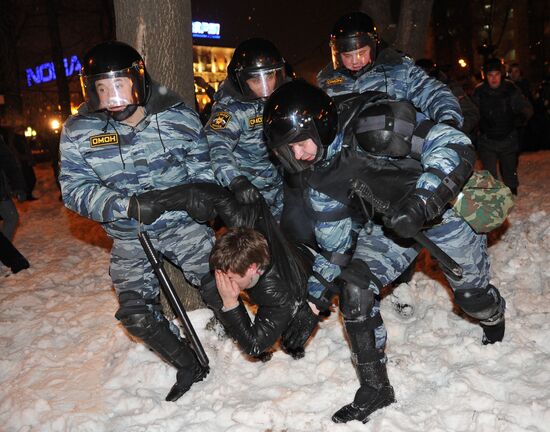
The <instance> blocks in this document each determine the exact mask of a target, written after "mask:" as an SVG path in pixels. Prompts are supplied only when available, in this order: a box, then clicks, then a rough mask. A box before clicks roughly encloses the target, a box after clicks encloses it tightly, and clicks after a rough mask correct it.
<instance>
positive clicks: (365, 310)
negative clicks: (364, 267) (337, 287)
mask: <svg viewBox="0 0 550 432" xmlns="http://www.w3.org/2000/svg"><path fill="white" fill-rule="evenodd" d="M373 306H374V293H373V292H372V291H371V290H370V289H365V288H364V287H360V286H357V285H355V284H354V283H351V282H346V283H345V284H344V285H343V286H342V293H341V294H340V312H342V315H343V316H344V319H346V320H357V319H359V318H365V317H368V316H370V313H371V310H372V307H373Z"/></svg>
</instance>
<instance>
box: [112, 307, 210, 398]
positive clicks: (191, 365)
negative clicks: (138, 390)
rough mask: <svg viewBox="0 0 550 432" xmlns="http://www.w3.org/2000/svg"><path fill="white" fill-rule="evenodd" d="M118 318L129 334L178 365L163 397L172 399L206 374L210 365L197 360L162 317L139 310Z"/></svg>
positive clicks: (179, 395)
mask: <svg viewBox="0 0 550 432" xmlns="http://www.w3.org/2000/svg"><path fill="white" fill-rule="evenodd" d="M120 322H121V323H122V324H123V325H124V327H126V329H127V330H128V332H129V333H130V334H132V335H133V336H136V337H138V338H140V339H141V340H143V342H144V343H145V344H146V345H147V346H148V347H149V348H151V349H152V350H153V351H155V352H156V353H157V354H158V355H159V356H160V357H161V358H162V359H163V360H165V361H166V362H168V363H170V364H171V365H172V366H174V367H175V368H177V369H178V373H177V382H176V384H174V386H173V387H172V389H171V390H170V392H169V393H168V395H167V396H166V400H167V401H176V400H177V399H179V398H180V397H181V396H182V395H183V394H184V393H185V392H186V391H187V390H189V388H190V387H191V385H193V383H195V382H198V381H201V380H202V379H203V378H204V377H205V376H206V375H208V372H209V371H210V369H209V368H208V367H207V368H203V367H202V366H201V365H200V364H199V362H198V360H197V356H196V355H195V353H194V352H193V350H192V349H191V348H190V347H189V344H188V342H187V341H186V340H184V339H180V338H178V337H177V336H176V335H175V334H174V333H173V332H172V330H171V329H170V324H169V322H168V321H167V320H166V319H162V320H161V321H158V320H157V319H155V318H154V317H153V315H152V314H151V313H142V314H132V315H129V316H125V317H121V318H120Z"/></svg>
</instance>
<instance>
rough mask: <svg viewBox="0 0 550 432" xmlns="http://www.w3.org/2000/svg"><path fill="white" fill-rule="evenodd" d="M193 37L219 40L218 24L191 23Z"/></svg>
mask: <svg viewBox="0 0 550 432" xmlns="http://www.w3.org/2000/svg"><path fill="white" fill-rule="evenodd" d="M192 24H193V37H194V38H205V39H219V38H220V24H219V23H209V22H204V21H193V23H192Z"/></svg>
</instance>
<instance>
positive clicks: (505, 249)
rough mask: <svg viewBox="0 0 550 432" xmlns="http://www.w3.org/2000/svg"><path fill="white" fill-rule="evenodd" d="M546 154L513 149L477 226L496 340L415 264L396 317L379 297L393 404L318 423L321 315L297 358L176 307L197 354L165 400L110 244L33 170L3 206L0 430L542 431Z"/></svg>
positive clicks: (41, 169) (329, 347)
mask: <svg viewBox="0 0 550 432" xmlns="http://www.w3.org/2000/svg"><path fill="white" fill-rule="evenodd" d="M548 173H550V152H539V153H534V154H526V155H522V157H521V162H520V180H521V186H520V189H519V190H520V196H519V198H518V200H517V204H516V207H515V208H514V210H513V213H512V215H511V216H510V218H509V223H508V225H507V227H506V228H505V229H503V230H501V232H500V233H498V234H495V235H493V236H492V239H491V240H492V246H491V248H490V253H491V257H492V261H493V282H494V284H495V285H497V286H498V287H499V288H500V290H501V292H502V294H503V295H504V296H505V298H506V301H507V304H508V309H507V322H506V336H505V340H504V342H503V343H501V344H496V345H494V346H482V345H481V343H480V340H481V329H480V328H479V327H478V326H477V325H475V324H473V323H471V322H468V321H467V320H466V319H464V318H461V317H460V316H458V315H457V314H456V313H454V312H453V304H452V301H451V300H450V295H449V291H448V289H447V288H445V286H444V285H443V284H442V282H441V281H442V279H441V277H439V276H438V275H437V274H434V272H433V271H432V270H431V267H432V266H431V264H430V261H429V260H428V259H426V258H424V259H422V260H421V263H420V267H421V271H418V272H417V273H416V274H415V276H414V279H413V281H412V282H411V283H410V284H409V286H406V285H402V286H400V287H399V288H398V289H397V290H396V294H398V295H400V296H401V297H408V298H409V299H410V300H411V301H412V302H414V305H415V311H414V314H413V315H412V316H410V317H404V316H402V315H399V314H397V312H396V311H395V310H394V308H393V307H392V301H391V297H390V296H388V297H386V298H385V300H384V301H383V304H382V313H383V317H384V319H385V322H386V325H387V327H388V332H389V343H388V347H387V355H388V357H389V365H388V373H389V376H390V380H391V382H392V384H393V386H394V388H395V391H396V397H397V400H398V402H397V403H395V404H393V405H391V406H390V407H388V408H386V409H383V410H381V411H379V412H376V413H375V414H374V415H372V416H371V421H370V422H369V423H367V424H366V425H363V424H361V423H358V422H353V423H349V424H346V425H336V424H334V423H332V421H331V420H330V417H331V415H332V413H333V412H334V411H335V410H337V409H338V408H340V406H342V405H343V404H345V403H348V402H349V401H351V399H352V397H353V394H354V392H355V389H356V386H357V380H356V378H355V373H354V370H353V368H352V365H351V363H350V360H349V349H348V346H347V344H346V342H345V340H344V337H343V331H342V325H341V323H340V322H339V320H338V317H337V316H336V314H332V316H331V317H330V318H329V319H328V320H327V321H325V322H323V323H322V325H321V328H320V330H319V331H318V333H317V335H316V336H315V338H313V339H312V340H311V341H310V343H309V345H308V346H307V349H306V356H305V358H303V359H302V360H298V361H296V360H293V359H292V358H291V357H289V356H287V355H285V354H283V353H282V352H280V351H278V352H276V353H275V355H274V356H273V359H272V360H271V361H270V362H268V363H258V362H251V361H249V360H248V359H247V358H245V357H244V356H243V355H242V354H241V353H240V351H239V350H238V348H237V346H236V345H235V344H233V342H231V341H230V340H227V339H226V340H220V339H219V338H218V336H217V334H216V332H214V331H208V330H206V329H205V324H206V322H207V321H208V320H209V318H210V316H211V313H210V311H208V310H206V309H204V310H198V311H194V312H191V313H190V318H191V320H192V322H193V324H194V325H195V328H196V330H197V333H198V335H199V337H200V338H201V340H202V343H203V345H204V346H205V349H206V351H207V354H208V356H209V358H210V363H211V367H212V370H211V373H210V375H208V377H207V378H206V380H205V381H203V382H200V383H198V384H195V385H194V386H193V387H192V389H191V390H190V391H189V392H188V393H187V394H186V395H184V396H183V397H182V398H181V399H180V400H179V401H177V402H176V403H171V402H165V401H164V397H165V395H166V393H167V392H168V390H169V389H170V387H171V385H172V384H173V383H174V381H175V370H174V369H173V368H171V367H170V366H168V365H166V364H164V363H163V362H162V361H161V360H159V359H158V357H156V355H155V354H153V353H152V352H150V351H148V350H147V349H146V348H145V347H144V346H143V345H142V344H140V343H135V342H133V341H132V340H131V339H130V338H129V337H128V336H127V335H126V333H125V331H124V330H123V328H122V327H121V326H120V325H119V324H118V323H117V321H116V320H115V318H114V317H113V315H114V313H115V311H116V308H117V303H116V299H115V295H114V292H113V290H112V288H111V282H110V279H109V276H108V274H107V269H108V265H109V247H110V241H109V240H108V239H107V238H106V236H105V234H104V233H103V231H102V230H101V228H99V226H98V225H97V224H95V223H93V222H90V221H87V220H85V219H84V218H81V217H79V216H77V215H75V214H72V213H71V212H69V211H68V210H66V209H64V208H63V207H62V204H61V202H60V201H59V200H58V198H59V194H58V192H57V191H56V189H55V185H54V183H53V177H52V175H51V169H50V168H49V167H48V166H38V167H37V175H38V178H39V184H38V186H37V191H36V195H37V196H38V197H39V200H37V201H33V202H26V203H23V204H21V205H19V209H20V215H21V221H22V223H21V226H20V228H19V231H18V233H17V236H16V241H15V243H16V245H17V246H18V247H19V249H20V250H21V252H22V253H23V254H24V255H25V256H26V257H27V258H28V259H29V261H30V262H31V268H30V269H29V270H26V271H23V272H20V273H18V274H16V275H12V274H11V273H8V271H7V269H6V268H0V385H1V387H0V388H1V390H0V430H1V431H6V432H14V431H17V432H29V431H93V432H101V431H125V432H138V431H143V432H145V431H147V432H151V431H153V432H154V431H158V432H170V431H187V432H192V431H201V432H202V431H231V432H245V431H246V432H248V431H334V432H337V431H367V430H369V431H392V432H393V431H407V432H408V431H415V432H416V431H430V432H439V431H441V432H447V431H464V432H466V431H475V432H483V431H487V432H497V431H537V432H538V431H550V320H549V312H550V283H549V279H550V259H549V255H550V217H549V214H550V200H549V199H548V194H549V193H550V177H549V175H548Z"/></svg>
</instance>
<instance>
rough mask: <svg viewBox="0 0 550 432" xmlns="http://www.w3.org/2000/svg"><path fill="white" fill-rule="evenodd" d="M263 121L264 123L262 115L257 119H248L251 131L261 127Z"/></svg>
mask: <svg viewBox="0 0 550 432" xmlns="http://www.w3.org/2000/svg"><path fill="white" fill-rule="evenodd" d="M263 121H264V119H263V117H262V116H261V115H259V116H256V117H250V118H249V119H248V127H250V129H252V128H253V127H256V126H261V125H262V124H263Z"/></svg>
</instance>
